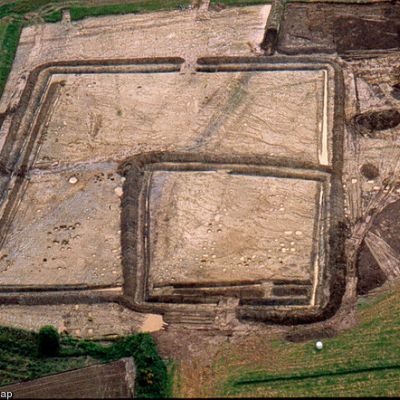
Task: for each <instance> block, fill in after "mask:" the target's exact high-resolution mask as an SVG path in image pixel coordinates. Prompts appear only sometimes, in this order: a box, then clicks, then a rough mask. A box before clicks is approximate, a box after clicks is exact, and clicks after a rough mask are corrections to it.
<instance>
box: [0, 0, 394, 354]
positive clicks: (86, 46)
mask: <svg viewBox="0 0 400 400" xmlns="http://www.w3.org/2000/svg"><path fill="white" fill-rule="evenodd" d="M307 7H309V8H307ZM321 7H322V8H321ZM324 7H326V8H324ZM343 7H345V6H343V5H340V6H339V5H335V6H328V5H315V4H314V5H311V4H310V5H308V4H296V3H294V4H290V5H289V6H288V8H287V12H286V14H285V15H284V20H283V25H282V26H283V27H282V30H281V33H280V36H279V42H278V49H279V50H281V51H285V52H286V53H291V54H305V53H313V52H316V51H318V52H327V53H331V55H330V56H327V57H325V56H324V57H321V55H320V54H315V55H310V56H307V58H304V57H293V56H290V57H282V56H280V55H276V56H273V57H270V58H262V57H260V56H261V55H262V50H261V49H260V47H259V45H260V43H261V41H262V39H263V35H264V29H265V25H266V21H267V17H268V13H269V11H270V6H269V5H266V6H252V7H242V8H231V9H224V10H222V11H219V12H217V11H209V12H207V11H205V10H201V11H198V10H191V11H188V10H187V11H176V12H175V11H174V12H160V13H152V14H149V15H125V16H118V17H116V16H114V17H102V18H89V19H86V20H83V21H81V22H78V23H72V24H71V23H68V22H66V21H63V22H61V23H57V24H45V25H35V26H31V27H28V28H25V29H24V31H23V34H22V38H21V42H20V46H19V49H18V52H17V56H16V60H15V63H14V66H13V71H12V73H11V75H10V78H9V80H8V84H7V87H6V90H5V92H4V95H3V97H2V99H1V102H0V114H1V116H2V119H3V120H4V121H3V124H2V126H1V128H0V143H2V146H3V150H2V153H1V155H0V161H1V166H2V174H3V175H2V177H1V178H2V179H1V181H0V184H1V188H2V190H3V189H4V196H3V198H2V204H1V210H0V211H1V213H2V220H1V231H0V235H1V249H0V297H1V302H2V303H3V305H2V306H1V308H2V313H1V317H0V323H2V324H3V323H4V324H8V325H15V326H22V327H25V328H34V329H35V328H37V327H39V326H40V325H43V324H44V322H45V323H53V324H55V325H57V326H58V327H59V328H60V330H64V331H69V332H72V333H74V334H76V335H78V336H103V337H104V336H107V335H113V334H124V333H126V332H131V331H137V330H141V329H142V330H143V329H144V330H157V329H159V328H161V327H162V326H163V322H162V319H161V318H160V317H158V316H155V315H152V314H148V313H152V312H163V313H164V312H165V313H166V317H167V321H168V322H169V323H170V325H172V326H170V327H169V328H168V329H169V330H168V331H167V332H164V333H165V335H164V336H163V335H162V333H160V337H159V341H160V343H161V344H162V346H164V347H165V349H167V348H168V351H169V352H170V353H172V352H173V351H174V349H176V347H173V346H172V347H170V345H171V343H172V342H173V340H175V339H174V338H176V335H178V334H180V332H181V331H180V329H181V326H183V328H182V329H185V328H196V327H197V329H203V330H209V331H210V332H212V333H213V334H214V333H215V332H216V331H215V330H216V329H219V330H220V331H222V332H223V334H224V335H225V334H227V333H229V334H231V333H232V332H236V333H238V334H241V333H243V331H245V332H247V331H252V330H256V331H257V332H258V331H259V332H264V333H266V332H268V330H271V331H272V330H278V331H282V332H283V331H285V332H288V331H289V333H290V334H289V337H290V338H291V339H292V340H298V338H300V340H302V339H301V338H312V337H314V336H316V335H319V333H320V332H321V329H325V330H327V331H328V332H330V333H329V334H334V332H335V331H336V330H337V329H342V328H348V327H350V326H351V325H352V324H353V323H354V321H353V319H352V315H353V309H354V304H355V301H356V288H357V277H358V282H359V283H358V291H359V292H360V293H366V292H368V290H370V289H371V288H373V287H376V286H378V285H379V284H380V283H381V282H383V281H384V280H386V279H389V280H390V279H395V278H396V277H398V276H399V275H400V271H398V268H396V265H398V261H399V259H400V258H399V255H398V249H397V247H396V245H395V243H396V238H397V236H396V235H397V234H396V232H395V230H393V229H389V228H388V227H387V226H386V225H387V221H388V220H390V218H395V216H396V215H397V214H398V210H397V208H398V207H397V206H396V205H397V204H398V203H396V201H397V200H398V199H399V194H400V193H399V189H398V186H397V180H398V176H399V173H398V167H399V159H400V153H399V148H398V144H397V137H398V134H399V129H400V128H399V124H398V121H397V119H398V116H397V113H396V110H398V109H399V100H398V98H396V95H395V94H396V90H395V89H396V85H398V84H399V79H400V65H399V61H398V54H397V53H396V46H394V45H390V48H387V46H386V47H385V46H382V45H379V46H378V48H371V46H366V48H365V46H364V47H363V46H360V44H359V43H358V42H357V40H355V41H354V43H353V42H351V43H349V42H348V41H346V38H343V37H338V33H337V30H335V29H336V28H335V26H342V25H343V24H345V25H346V24H347V25H346V26H348V25H349V24H350V25H351V27H352V29H353V30H354V31H355V32H361V33H359V35H362V33H363V32H365V30H366V29H367V28H368V26H369V25H368V24H367V23H366V22H365V21H366V20H369V18H370V16H371V13H372V12H373V11H374V10H375V11H376V10H378V9H379V10H378V11H379V15H378V17H379V18H378V17H377V21H374V23H376V24H378V25H379V24H380V25H379V29H381V30H382V32H383V34H384V35H386V36H387V35H389V36H390V35H392V36H393V35H394V34H395V33H394V31H393V32H392V30H393V29H394V28H393V26H395V24H396V21H395V20H396V19H395V16H396V15H395V14H396V13H397V12H398V10H397V8H394V9H393V10H394V11H393V12H391V13H388V12H387V11H386V8H385V7H386V5H385V4H379V5H373V6H372V5H371V6H369V5H364V8H360V9H359V10H358V8H357V7H358V6H354V7H356V8H357V10H358V11H359V13H360V19H361V20H362V21H361V22H357V21H352V20H351V21H350V20H349V18H348V15H347V14H346V12H344V8H343ZM352 7H353V6H352ZM346 10H347V9H346ZM362 10H366V11H365V13H364V14H363V12H364V11H362ZM304 13H305V14H304ZM303 14H304V15H305V17H304V18H298V19H296V18H297V17H296V16H298V15H303ZM316 15H326V16H328V17H329V18H330V19H329V21H331V22H330V23H329V24H328V25H329V26H327V27H326V28H324V27H321V26H320V22H321V21H324V19H323V18H316V17H315V16H316ZM295 17H296V18H295ZM346 18H347V19H346ZM393 19H394V22H393V21H392V20H393ZM233 20H234V21H235V25H234V26H233V25H232V21H233ZM292 20H293V21H294V22H292V25H293V26H292V25H291V21H292ZM311 20H312V21H316V22H315V23H316V26H314V25H313V26H310V23H309V22H310V21H311ZM116 21H117V22H116ZM304 21H305V22H307V21H308V22H307V23H306V24H305V27H302V28H301V29H303V30H304V29H307V32H306V33H305V34H304V32H303V31H302V30H301V29H300V28H299V26H300V25H299V24H301V23H303V22H304ZM382 21H383V22H385V21H389V22H391V21H392V22H393V24H392V25H393V26H392V25H390V24H389V25H388V27H387V28H383V25H382V24H381V23H382ZM358 23H359V24H360V25H359V26H358V25H357V24H358ZM335 24H336V25H335ZM340 24H342V25H340ZM366 24H367V25H368V26H367V25H366ZM350 25H349V26H350ZM381 25H382V26H381ZM366 26H367V28H366ZM374 26H375V25H374ZM395 27H396V26H395ZM328 28H329V29H328ZM358 28H359V29H358ZM299 29H300V30H301V32H300V34H297V33H296V32H297V31H299ZM324 29H328V30H329V32H328V33H329V35H330V36H329V35H328V36H326V35H322V33H324V32H325V31H324ZM357 29H358V30H357ZM367 30H368V29H367ZM321 32H322V33H321ZM303 34H304V35H303ZM296 35H297V36H296ZM321 35H322V36H324V37H325V36H326V38H327V39H326V40H328V41H329V43H328V42H327V43H325V42H324V40H325V39H323V38H322V39H321ZM294 36H296V37H297V38H295V39H294V38H293V37H294ZM303 36H304V37H303ZM386 36H385V37H386ZM299 37H300V39H301V40H300V39H299ZM357 37H358V36H357ZM326 40H325V41H326ZM379 43H380V42H379ZM379 43H378V44H379ZM390 43H391V42H390ZM315 49H316V50H315ZM368 51H370V53H368V54H367V55H366V53H365V52H368ZM336 52H339V53H340V54H342V55H343V57H339V56H337V54H336ZM377 52H378V53H379V54H378V55H377V54H376V53H377ZM230 56H242V57H245V58H242V59H236V60H232V59H230V58H229V57H230ZM144 57H145V59H143V58H144ZM161 57H164V58H161ZM178 57H179V58H178ZM199 57H208V58H207V59H206V60H204V59H203V60H202V61H201V62H200V61H199V62H198V58H199ZM210 57H214V58H210ZM218 57H219V58H218ZM139 59H140V60H139ZM45 63H46V65H45ZM32 71H33V72H32ZM342 139H343V140H342ZM149 152H150V153H151V154H156V155H155V156H154V157H155V158H154V159H152V158H151V157H153V156H151V157H150V161H149V162H148V163H147V164H146V161H141V162H142V164H141V165H140V166H137V165H136V166H135V165H134V164H132V165H133V167H134V168H137V170H135V171H133V172H132V171H131V172H129V168H128V169H127V171H128V172H127V175H126V176H123V175H124V174H121V167H120V166H121V163H124V162H125V161H126V160H127V159H129V158H135V157H140V156H142V155H143V154H146V153H149ZM157 154H158V155H159V154H166V155H167V156H166V157H167V158H168V157H170V158H169V159H162V158H163V157H164V156H157ZM174 154H181V156H176V157H175V156H174ZM182 154H184V156H182ZM157 157H161V159H158V158H157ZM174 157H175V158H174ZM229 157H231V159H229ZM153 164H154V165H155V166H153V167H151V165H153ZM172 164H173V167H172V166H171V165H172ZM157 165H158V166H157ZM246 168H247V169H246ZM268 168H269V169H268ZM266 169H267V170H266ZM138 171H139V172H140V173H139V174H137V172H138ZM10 172H12V174H11V179H10V174H9V173H10ZM129 174H131V175H129ZM130 176H131V178H130ZM138 176H142V178H140V177H139V178H138ZM315 176H317V177H318V179H316V178H315ZM321 176H323V179H322V178H321ZM322 182H324V183H322ZM133 183H137V185H136V186H135V185H133ZM342 183H343V185H342ZM342 191H343V192H344V214H342V209H343V197H342ZM132 199H133V200H132ZM392 203H393V204H392ZM389 204H392V205H391V206H389V208H387V209H386V211H383V210H384V209H385V207H386V206H388V205H389ZM127 207H128V208H129V210H128V211H126V210H127ZM396 207H397V208H396ZM382 211H383V214H381V215H379V213H380V212H382ZM121 213H122V215H123V216H124V215H128V216H129V215H134V216H135V215H136V217H137V218H136V217H135V218H136V219H135V218H133V219H132V220H129V219H128V220H124V219H123V218H124V217H122V221H121ZM135 213H136V214H135ZM121 222H122V226H121ZM124 224H125V225H124ZM137 224H138V225H139V226H137ZM371 227H372V229H371ZM133 231H135V232H133ZM121 235H122V241H121ZM344 235H347V238H348V239H347V240H346V253H345V256H346V259H344V257H343V254H342V251H341V244H342V241H343V240H342V239H343V236H344ZM129 241H130V242H129ZM127 243H128V244H127ZM124 246H125V247H124ZM143 249H144V250H145V251H143ZM360 249H367V250H366V251H368V254H366V255H365V254H364V253H363V250H361V252H360V251H359V250H360ZM396 263H397V264H396ZM345 267H346V268H345ZM345 273H346V275H347V278H346V279H347V283H346V282H345V281H344V275H345ZM371 282H372V283H371ZM345 289H346V291H345ZM344 291H345V293H344ZM329 292H330V293H331V294H334V296H329ZM343 293H344V297H343V301H342V295H343ZM199 298H200V299H207V298H208V299H209V303H210V304H205V305H204V304H193V303H199ZM299 298H301V302H300V303H299V302H298V300H299ZM190 299H192V300H190ZM193 299H194V300H193ZM260 299H261V300H262V301H263V302H264V303H263V302H262V301H261V302H260ZM293 299H297V300H296V301H297V303H296V302H294V301H293ZM266 300H268V302H269V303H268V302H266ZM305 300H306V301H305ZM191 301H192V304H190V303H191ZM117 302H119V303H120V304H121V305H118V304H116V303H117ZM246 302H247V303H246ZM285 302H286V303H285ZM211 303H213V304H211ZM268 307H270V308H269V309H271V310H272V314H271V313H270V314H268V313H269V311H268V312H265V309H266V308H268ZM129 308H133V309H134V310H135V311H133V310H131V309H129ZM321 309H326V310H327V312H326V313H325V314H324V313H321ZM237 310H239V311H238V312H237ZM303 311H304V318H303V319H300V320H296V316H297V315H298V314H301V313H302V312H303ZM28 313H29V315H30V317H29V318H27V317H26V316H27V314H28ZM335 313H336V314H335ZM272 317H273V318H272ZM314 317H315V318H316V319H314V320H313V318H314ZM328 317H331V318H330V319H328V320H327V321H325V322H319V323H315V324H312V325H310V326H309V327H304V326H303V325H300V326H298V327H297V328H295V329H289V330H288V329H287V328H283V327H279V328H271V327H269V326H260V325H258V324H255V323H252V322H249V321H248V320H249V319H250V320H256V321H257V320H264V321H269V320H271V318H272V320H274V322H282V323H285V322H286V323H289V324H290V323H293V322H312V321H316V320H322V319H326V318H328ZM238 319H239V320H240V321H239V320H238ZM200 336H201V333H200ZM186 339H187V340H190V338H189V336H188V337H187V338H186ZM186 344H187V343H186V342H185V340H183V341H182V344H181V345H182V346H185V345H186ZM199 346H200V345H199ZM178 347H179V346H178ZM194 347H196V346H194ZM179 348H180V347H179ZM185 351H186V350H185ZM193 351H194V352H196V349H195V348H194V350H193Z"/></svg>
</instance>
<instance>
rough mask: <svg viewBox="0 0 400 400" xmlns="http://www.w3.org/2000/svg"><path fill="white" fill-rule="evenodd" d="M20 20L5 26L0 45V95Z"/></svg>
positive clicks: (9, 68) (8, 71)
mask: <svg viewBox="0 0 400 400" xmlns="http://www.w3.org/2000/svg"><path fill="white" fill-rule="evenodd" d="M21 30H22V22H21V21H12V22H10V23H9V24H8V25H7V27H6V28H5V31H4V35H3V41H2V43H1V46H0V97H1V95H2V93H3V91H4V87H5V85H6V82H7V78H8V75H9V73H10V71H11V68H12V64H13V62H14V57H15V53H16V52H17V47H18V42H19V38H20V36H21Z"/></svg>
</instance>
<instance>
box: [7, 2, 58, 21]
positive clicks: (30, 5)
mask: <svg viewBox="0 0 400 400" xmlns="http://www.w3.org/2000/svg"><path fill="white" fill-rule="evenodd" d="M61 1H62V0H19V1H14V2H12V3H9V4H5V5H3V6H0V19H1V18H3V17H5V16H7V15H18V16H23V15H25V14H26V13H29V12H32V11H36V10H37V9H38V8H40V7H43V6H45V5H47V4H51V3H60V2H61Z"/></svg>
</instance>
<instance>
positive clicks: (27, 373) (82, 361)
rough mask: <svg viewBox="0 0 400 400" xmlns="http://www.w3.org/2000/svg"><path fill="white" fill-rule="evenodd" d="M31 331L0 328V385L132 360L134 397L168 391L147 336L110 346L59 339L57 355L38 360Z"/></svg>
mask: <svg viewBox="0 0 400 400" xmlns="http://www.w3.org/2000/svg"><path fill="white" fill-rule="evenodd" d="M37 337H38V335H37V334H36V333H34V332H28V331H23V330H18V329H11V328H5V327H0V385H7V384H11V383H15V382H20V381H25V380H31V379H36V378H39V377H41V376H45V375H49V374H55V373H59V372H64V371H67V370H71V369H75V368H82V367H85V366H88V365H91V364H95V363H96V362H98V361H101V362H111V361H116V360H119V359H120V358H123V357H133V358H134V360H135V364H136V372H137V376H136V388H135V395H136V397H165V395H166V394H167V391H168V390H169V382H168V379H169V378H168V375H167V368H166V366H165V364H164V362H163V361H162V359H161V358H160V356H159V355H158V352H157V349H156V346H155V343H154V341H153V338H152V337H151V336H150V335H149V334H143V333H140V334H136V335H130V336H127V337H125V338H122V339H120V340H117V341H115V342H114V343H112V344H111V345H107V346H105V345H101V344H99V343H95V342H91V341H87V340H78V339H75V338H73V337H70V336H63V337H62V339H61V350H60V355H59V356H57V357H48V358H43V357H40V356H39V354H38V351H37Z"/></svg>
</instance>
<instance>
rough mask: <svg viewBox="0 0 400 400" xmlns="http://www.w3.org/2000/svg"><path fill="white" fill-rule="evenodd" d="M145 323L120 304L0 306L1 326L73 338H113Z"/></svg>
mask: <svg viewBox="0 0 400 400" xmlns="http://www.w3.org/2000/svg"><path fill="white" fill-rule="evenodd" d="M144 320H145V314H139V313H136V312H134V311H131V310H128V309H126V308H124V307H121V306H120V305H117V304H71V305H63V304H59V305H56V306H10V305H9V306H0V325H2V326H13V327H16V328H22V329H28V330H31V329H33V330H36V331H38V330H39V329H40V328H41V327H42V326H44V325H53V326H55V327H56V328H57V329H58V330H59V331H60V332H66V333H69V334H71V335H74V336H78V337H84V338H93V337H104V338H107V337H112V336H115V335H127V334H130V333H133V332H137V331H138V330H139V329H140V327H141V326H142V324H143V322H144Z"/></svg>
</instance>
